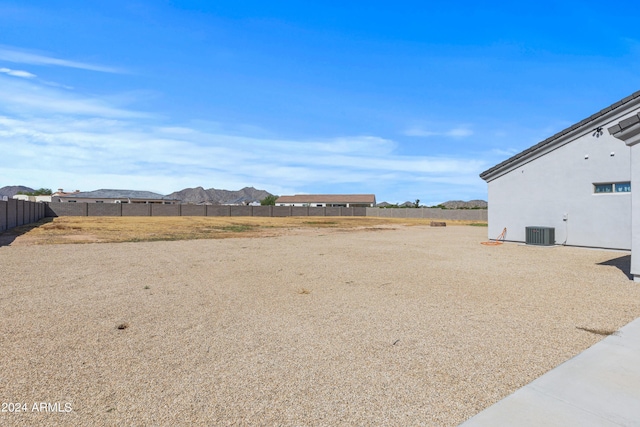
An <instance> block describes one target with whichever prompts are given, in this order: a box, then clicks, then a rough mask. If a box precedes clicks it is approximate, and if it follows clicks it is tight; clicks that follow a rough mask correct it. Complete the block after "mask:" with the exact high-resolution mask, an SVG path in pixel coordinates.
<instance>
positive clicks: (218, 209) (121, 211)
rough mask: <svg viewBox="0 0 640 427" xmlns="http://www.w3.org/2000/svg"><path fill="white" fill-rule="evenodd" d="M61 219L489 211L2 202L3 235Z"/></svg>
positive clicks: (480, 213)
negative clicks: (13, 229) (26, 226)
mask: <svg viewBox="0 0 640 427" xmlns="http://www.w3.org/2000/svg"><path fill="white" fill-rule="evenodd" d="M58 216H263V217H287V216H373V217H380V218H425V219H442V220H468V221H487V210H486V209H434V208H420V209H411V208H405V209H384V208H318V207H301V206H220V205H208V206H204V205H160V204H130V203H41V202H29V201H25V200H15V199H9V200H7V201H0V232H3V231H6V230H8V229H10V228H13V227H18V226H21V225H25V224H30V223H32V222H37V221H39V220H41V219H42V218H45V217H58Z"/></svg>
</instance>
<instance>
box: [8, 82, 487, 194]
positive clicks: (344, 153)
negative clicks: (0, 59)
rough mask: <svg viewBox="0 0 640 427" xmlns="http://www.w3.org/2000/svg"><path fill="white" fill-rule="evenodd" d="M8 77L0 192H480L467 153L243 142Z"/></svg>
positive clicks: (387, 143) (385, 143)
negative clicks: (15, 188)
mask: <svg viewBox="0 0 640 427" xmlns="http://www.w3.org/2000/svg"><path fill="white" fill-rule="evenodd" d="M9 80H10V79H9V78H7V77H5V78H3V77H1V76H0V93H3V96H2V97H0V153H3V154H2V159H3V164H4V165H6V167H3V168H1V169H0V186H1V185H18V184H20V185H33V186H37V187H50V188H60V187H62V188H70V189H81V190H93V189H98V188H129V189H137V190H150V191H156V192H159V193H163V194H168V193H170V192H173V191H176V190H180V189H182V188H185V187H193V186H197V185H202V186H205V187H216V188H227V189H239V188H241V187H244V186H249V185H252V186H255V187H257V188H264V189H266V190H268V191H271V192H274V193H277V194H287V193H288V194H291V193H294V192H336V193H339V192H373V193H376V194H377V195H378V196H379V197H380V200H384V199H390V196H389V194H397V195H400V196H399V197H401V198H404V199H411V198H413V199H415V198H420V199H423V200H425V201H426V200H428V199H429V197H427V195H426V193H428V194H432V195H433V194H436V193H437V191H436V188H440V190H439V191H442V189H443V188H449V189H450V190H449V192H450V194H451V197H450V198H460V197H462V196H459V194H460V191H462V190H464V191H467V192H474V191H478V190H477V189H478V188H484V183H482V181H481V180H480V179H479V178H478V176H477V175H478V173H479V172H481V171H482V170H484V169H486V168H487V167H488V166H489V165H487V164H486V162H483V161H482V160H479V159H477V158H473V156H469V157H465V156H456V157H452V156H449V157H436V156H407V155H400V154H399V153H398V152H399V150H398V144H397V143H396V142H394V141H392V140H389V139H385V138H380V137H377V136H372V135H356V136H339V137H335V138H322V139H321V138H310V139H304V140H302V139H286V138H278V137H275V136H273V135H271V136H260V137H256V136H246V135H243V134H242V133H241V132H238V131H237V129H239V128H242V126H240V127H238V126H235V127H234V129H235V131H234V132H225V131H224V130H223V129H224V126H223V125H221V124H219V123H216V124H215V126H210V125H202V124H198V123H181V124H175V123H169V122H168V121H166V120H163V119H161V118H159V117H157V116H153V115H150V114H146V113H143V112H138V111H135V110H132V109H128V108H127V106H126V105H116V104H115V103H114V99H122V97H116V96H112V97H109V98H108V99H105V98H96V97H91V96H88V95H78V94H75V93H69V92H67V91H63V90H60V89H57V88H51V87H47V86H44V85H38V84H36V83H32V81H31V80H29V81H27V80H24V81H22V80H20V81H18V82H17V83H18V84H16V81H15V80H14V79H11V80H12V81H11V82H10V81H9ZM248 128H251V127H250V126H249V127H248ZM456 129H457V128H454V129H452V130H451V131H449V132H454V131H456ZM480 191H482V189H481V190H480ZM403 194H407V196H403ZM403 201H404V200H403ZM440 201H445V200H440Z"/></svg>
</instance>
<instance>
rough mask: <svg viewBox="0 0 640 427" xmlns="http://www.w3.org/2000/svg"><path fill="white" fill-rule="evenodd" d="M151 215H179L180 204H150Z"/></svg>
mask: <svg viewBox="0 0 640 427" xmlns="http://www.w3.org/2000/svg"><path fill="white" fill-rule="evenodd" d="M150 206H151V216H180V205H156V204H151V205H150Z"/></svg>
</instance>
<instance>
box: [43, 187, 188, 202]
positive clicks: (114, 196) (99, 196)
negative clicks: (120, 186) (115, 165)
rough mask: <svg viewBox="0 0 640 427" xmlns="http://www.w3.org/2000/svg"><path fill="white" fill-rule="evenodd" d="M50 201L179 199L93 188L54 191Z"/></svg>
mask: <svg viewBox="0 0 640 427" xmlns="http://www.w3.org/2000/svg"><path fill="white" fill-rule="evenodd" d="M52 202H61V203H147V204H148V203H158V204H165V205H173V204H176V203H180V200H179V199H173V198H169V197H167V196H163V195H162V194H158V193H152V192H151V191H136V190H104V189H103V190H95V191H80V192H75V193H63V192H62V191H59V192H58V193H54V195H53V198H52Z"/></svg>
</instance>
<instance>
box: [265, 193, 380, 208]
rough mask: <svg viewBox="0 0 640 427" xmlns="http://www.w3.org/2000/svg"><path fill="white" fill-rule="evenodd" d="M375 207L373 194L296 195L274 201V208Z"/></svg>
mask: <svg viewBox="0 0 640 427" xmlns="http://www.w3.org/2000/svg"><path fill="white" fill-rule="evenodd" d="M375 205H376V196H375V194H296V195H295V196H280V197H278V199H277V200H276V206H305V207H307V206H308V207H322V208H326V207H342V208H372V207H374V206H375Z"/></svg>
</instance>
